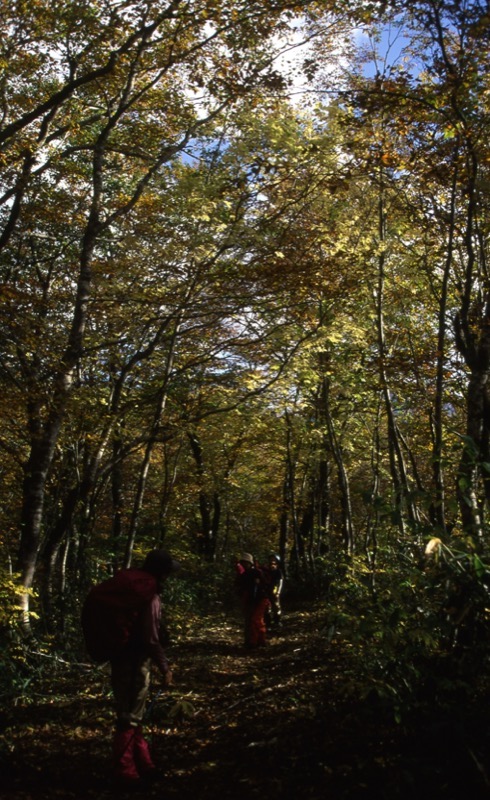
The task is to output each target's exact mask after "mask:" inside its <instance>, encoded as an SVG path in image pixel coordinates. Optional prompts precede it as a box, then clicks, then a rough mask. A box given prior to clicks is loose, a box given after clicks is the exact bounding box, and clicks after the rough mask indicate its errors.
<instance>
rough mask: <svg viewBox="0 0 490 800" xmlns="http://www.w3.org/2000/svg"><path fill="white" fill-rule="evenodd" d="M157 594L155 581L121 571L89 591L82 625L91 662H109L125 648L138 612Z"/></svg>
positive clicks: (143, 574)
mask: <svg viewBox="0 0 490 800" xmlns="http://www.w3.org/2000/svg"><path fill="white" fill-rule="evenodd" d="M156 593H157V581H156V579H155V578H154V577H153V575H150V573H149V572H145V571H144V570H141V569H122V570H120V571H119V572H116V574H115V575H114V576H113V577H112V578H108V579H107V580H105V581H102V583H99V584H97V585H96V586H93V587H92V589H91V590H90V591H89V593H88V595H87V597H86V599H85V602H84V604H83V607H82V619H81V622H82V630H83V635H84V638H85V645H86V648H87V652H88V654H89V656H90V657H91V658H92V659H93V660H94V661H98V662H103V661H109V660H110V659H111V658H113V657H114V656H116V655H117V654H118V652H120V651H121V650H122V649H123V648H124V646H125V645H126V644H127V643H128V641H129V639H130V636H131V632H132V629H133V625H134V623H135V621H136V620H137V618H138V616H139V614H140V612H141V611H142V609H143V608H144V607H145V605H147V603H149V602H150V600H151V599H152V598H153V597H154V595H155V594H156Z"/></svg>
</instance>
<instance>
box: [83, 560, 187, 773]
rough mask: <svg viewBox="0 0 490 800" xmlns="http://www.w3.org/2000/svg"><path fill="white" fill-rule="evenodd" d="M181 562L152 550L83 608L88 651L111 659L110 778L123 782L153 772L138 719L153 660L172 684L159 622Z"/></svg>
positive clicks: (97, 591) (97, 589)
mask: <svg viewBox="0 0 490 800" xmlns="http://www.w3.org/2000/svg"><path fill="white" fill-rule="evenodd" d="M179 568H180V565H179V563H178V562H177V561H175V560H174V559H173V558H172V557H171V556H170V555H169V554H168V553H167V552H165V551H164V550H152V551H151V552H150V553H148V555H147V556H146V559H145V561H144V563H143V566H142V568H141V569H123V570H120V571H119V572H118V573H116V575H114V577H112V578H109V579H108V580H106V581H103V582H102V583H100V584H98V585H97V586H94V587H93V588H92V590H91V591H90V592H89V594H88V596H87V599H86V601H85V604H84V607H83V611H82V627H83V631H84V635H85V640H86V644H87V649H88V652H89V654H90V655H91V656H92V657H93V658H94V660H96V661H107V660H108V661H110V664H111V685H112V691H113V694H114V704H115V711H116V730H115V733H114V738H113V748H112V754H113V767H114V777H115V779H116V781H117V783H118V784H119V785H121V786H137V785H139V784H140V783H141V782H142V779H143V778H150V777H152V776H154V775H155V774H156V767H155V764H154V763H153V760H152V758H151V755H150V750H149V747H148V743H147V742H146V741H145V739H144V737H143V729H142V722H143V716H144V711H145V706H146V701H147V697H148V692H149V688H150V672H151V665H152V663H154V664H155V665H156V666H157V667H158V669H159V671H160V672H161V674H162V676H163V683H164V685H165V686H170V685H171V684H172V672H171V670H170V667H169V663H168V660H167V656H166V654H165V650H164V645H163V644H162V641H163V635H162V629H161V627H160V617H161V600H160V592H161V590H162V588H163V583H164V581H165V580H166V579H167V578H168V577H169V576H170V575H171V574H173V573H175V572H177V571H178V569H179Z"/></svg>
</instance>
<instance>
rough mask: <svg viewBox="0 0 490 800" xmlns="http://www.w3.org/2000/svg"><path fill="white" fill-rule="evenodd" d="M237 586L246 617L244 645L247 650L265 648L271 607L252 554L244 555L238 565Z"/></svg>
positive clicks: (260, 573) (259, 570) (262, 578)
mask: <svg viewBox="0 0 490 800" xmlns="http://www.w3.org/2000/svg"><path fill="white" fill-rule="evenodd" d="M235 581H236V582H235V586H236V589H237V592H238V595H239V597H240V600H241V604H242V611H243V615H244V623H245V624H244V644H245V647H246V648H247V649H253V648H255V647H265V646H266V644H267V631H266V625H265V618H264V615H265V613H266V610H267V608H268V607H269V605H270V600H269V598H268V596H267V590H266V587H265V584H264V577H263V574H262V570H261V569H260V567H259V566H258V565H257V564H255V562H254V559H253V557H252V556H251V555H250V553H243V555H242V556H241V557H240V559H239V561H238V563H237V565H236V578H235Z"/></svg>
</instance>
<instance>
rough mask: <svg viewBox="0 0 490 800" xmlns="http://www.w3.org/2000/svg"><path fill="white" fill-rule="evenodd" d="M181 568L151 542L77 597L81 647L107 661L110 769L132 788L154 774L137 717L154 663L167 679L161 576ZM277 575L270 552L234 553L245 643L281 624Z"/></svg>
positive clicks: (261, 640) (259, 640)
mask: <svg viewBox="0 0 490 800" xmlns="http://www.w3.org/2000/svg"><path fill="white" fill-rule="evenodd" d="M179 569H180V564H179V562H178V561H176V560H175V559H174V558H173V557H172V556H171V555H170V554H169V553H167V552H166V551H165V550H152V551H151V552H150V553H148V555H147V556H146V558H145V560H144V562H143V565H142V567H141V568H140V569H135V568H130V569H122V570H120V571H119V572H117V573H116V574H115V575H114V576H113V577H112V578H108V579H107V580H105V581H103V582H102V583H99V584H97V585H96V586H94V587H93V588H92V589H91V591H90V592H89V594H88V596H87V598H86V600H85V602H84V605H83V609H82V628H83V633H84V637H85V643H86V647H87V651H88V653H89V655H91V656H92V658H93V659H94V660H95V661H99V662H104V661H109V663H110V667H111V687H112V693H113V697H114V705H115V713H116V729H115V732H114V736H113V740H112V763H113V777H114V780H115V781H116V783H117V785H118V786H120V787H122V788H133V787H134V788H137V787H139V786H141V785H142V784H145V783H146V781H147V780H149V779H151V778H153V777H155V776H156V775H157V774H158V773H157V768H156V765H155V764H154V762H153V759H152V756H151V754H150V749H149V746H148V742H147V741H146V739H145V738H144V735H143V720H144V716H145V708H146V703H147V699H148V693H149V688H150V674H151V666H152V664H154V665H155V666H156V667H157V668H158V670H159V671H160V673H161V675H162V679H163V683H164V685H165V686H171V685H172V682H173V676H172V671H171V668H170V665H169V662H168V659H167V655H166V652H165V650H166V646H167V643H168V634H167V632H166V630H165V628H164V626H163V625H162V622H161V614H162V605H161V599H160V595H161V592H162V589H163V585H164V583H165V581H166V580H167V579H168V578H169V577H170V576H171V575H173V574H175V573H177V572H178V571H179ZM283 580H284V577H283V571H282V569H281V560H280V558H279V556H277V555H275V554H272V555H271V556H270V558H269V561H268V564H267V565H265V566H260V565H259V563H258V562H257V561H256V560H255V559H254V558H253V556H252V555H251V554H250V553H243V554H242V555H241V557H240V559H239V560H238V561H237V563H236V574H235V588H236V592H237V595H238V597H239V600H240V603H241V609H242V612H243V617H244V645H245V647H246V648H247V649H249V648H256V647H263V646H265V644H266V643H267V636H268V634H273V633H274V632H275V631H276V630H277V629H278V628H279V627H280V625H281V590H282V586H283Z"/></svg>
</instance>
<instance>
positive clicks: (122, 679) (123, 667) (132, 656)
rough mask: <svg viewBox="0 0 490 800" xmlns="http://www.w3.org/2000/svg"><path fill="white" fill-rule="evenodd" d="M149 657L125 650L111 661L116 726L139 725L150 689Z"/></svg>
mask: <svg viewBox="0 0 490 800" xmlns="http://www.w3.org/2000/svg"><path fill="white" fill-rule="evenodd" d="M150 668H151V659H150V658H147V657H146V656H142V655H141V654H139V653H137V652H134V651H127V652H126V651H125V652H124V653H122V654H121V655H120V656H118V658H115V659H114V660H113V661H111V684H112V691H113V694H114V704H115V708H116V717H117V726H118V728H127V727H128V726H134V727H136V726H138V725H141V722H142V720H143V715H144V713H145V705H146V700H147V697H148V692H149V689H150Z"/></svg>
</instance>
